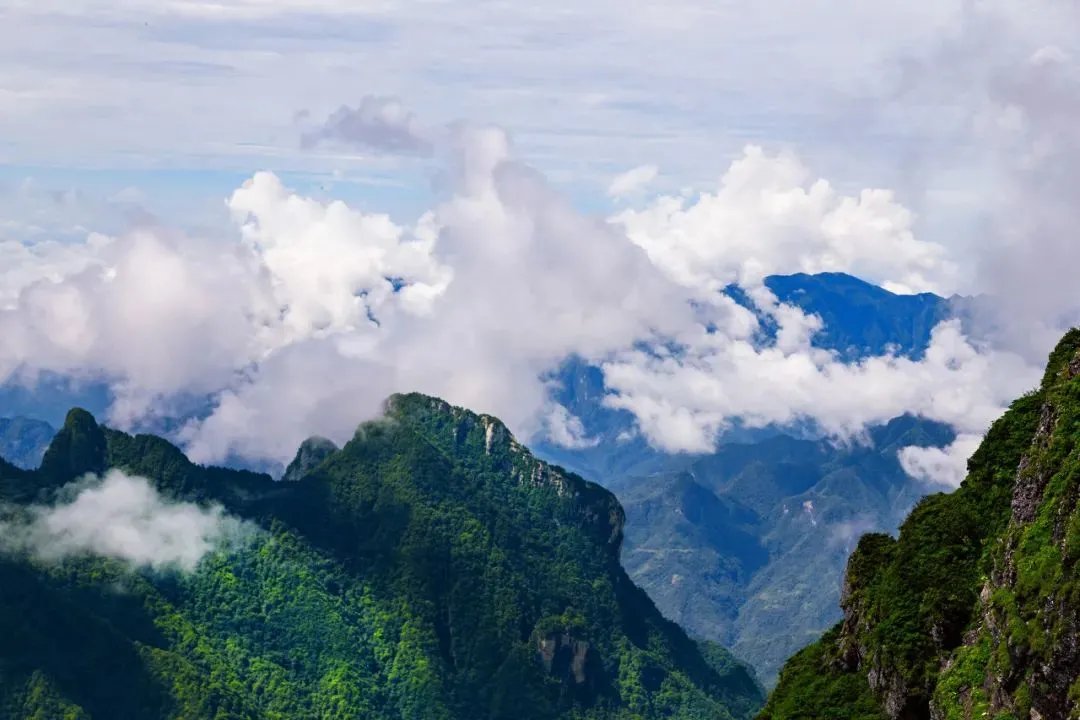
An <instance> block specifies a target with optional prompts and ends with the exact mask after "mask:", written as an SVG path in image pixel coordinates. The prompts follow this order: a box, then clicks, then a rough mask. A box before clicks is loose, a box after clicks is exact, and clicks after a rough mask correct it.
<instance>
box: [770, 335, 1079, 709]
mask: <svg viewBox="0 0 1080 720" xmlns="http://www.w3.org/2000/svg"><path fill="white" fill-rule="evenodd" d="M1078 440H1080V330H1073V331H1071V332H1070V333H1068V334H1067V335H1066V336H1065V338H1064V339H1063V340H1062V341H1061V343H1060V344H1059V345H1058V347H1057V348H1056V349H1055V350H1054V352H1053V353H1052V354H1051V356H1050V361H1049V364H1048V366H1047V370H1046V374H1045V376H1044V379H1043V382H1042V385H1041V386H1040V388H1039V389H1038V390H1037V391H1035V392H1033V393H1030V394H1029V395H1026V396H1024V397H1022V398H1020V399H1019V400H1017V401H1016V402H1015V403H1014V404H1013V405H1012V407H1011V408H1010V409H1009V411H1008V412H1007V413H1006V414H1005V416H1004V417H1002V418H1001V419H1000V420H998V421H997V422H996V423H995V424H994V426H993V427H992V428H991V430H990V431H989V433H988V434H987V436H986V438H985V439H984V441H983V443H982V445H981V447H980V448H979V450H978V451H977V452H976V453H975V455H974V456H973V457H972V458H971V461H970V462H969V465H968V476H967V479H966V480H965V481H964V483H963V485H962V486H961V487H960V489H958V490H957V491H956V492H954V493H952V494H948V495H946V494H938V495H931V496H929V497H927V498H925V499H924V500H922V501H921V502H920V503H919V504H918V505H917V506H916V508H915V509H914V510H913V511H912V513H911V514H910V515H909V516H908V518H907V519H906V520H905V521H904V524H903V525H902V526H901V529H900V533H899V536H898V537H897V538H895V539H894V538H892V537H890V536H888V535H882V534H877V533H874V534H869V535H866V536H864V537H863V538H862V539H861V540H860V541H859V544H858V547H857V548H856V550H855V552H854V553H853V554H852V556H851V558H850V559H849V561H848V565H847V573H846V579H845V587H844V593H843V599H842V606H843V611H844V617H843V621H842V623H840V624H839V625H837V626H836V627H835V628H833V629H832V630H831V631H830V632H829V633H828V634H826V635H825V637H823V638H822V639H821V640H820V641H819V642H817V643H815V644H813V645H811V646H809V647H807V648H806V649H804V650H802V651H801V652H799V653H798V654H797V655H796V656H795V657H794V658H792V659H791V661H789V662H788V664H787V665H786V666H785V668H784V670H783V672H782V674H781V676H780V682H779V684H778V686H777V688H776V691H775V692H774V693H773V694H772V697H771V698H770V699H769V702H768V704H767V706H766V708H765V709H764V710H763V711H762V713H761V715H760V716H759V717H760V718H762V719H763V720H780V719H782V718H807V717H830V718H868V719H869V718H890V719H893V720H895V719H899V718H905V719H919V718H943V719H952V718H956V719H961V718H964V719H966V718H984V717H991V718H1043V719H1045V720H1050V719H1052V718H1067V717H1076V713H1077V711H1078V704H1077V697H1078V696H1077V688H1080V646H1078V644H1077V637H1080V602H1078V599H1080V595H1078V589H1080V565H1078V564H1077V560H1078V559H1080V505H1078V500H1080V472H1078V469H1080V444H1078Z"/></svg>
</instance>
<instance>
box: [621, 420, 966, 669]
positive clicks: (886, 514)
mask: <svg viewBox="0 0 1080 720" xmlns="http://www.w3.org/2000/svg"><path fill="white" fill-rule="evenodd" d="M951 437H952V434H951V432H950V431H949V430H948V428H946V427H944V426H941V425H937V424H935V423H929V422H926V421H922V420H917V419H915V418H912V417H902V418H897V419H896V420H893V421H892V422H890V423H888V424H887V425H885V426H883V427H879V428H874V429H872V430H871V431H870V433H869V436H868V437H867V438H866V441H865V443H856V444H851V445H837V444H835V443H832V442H829V441H826V440H805V439H797V438H792V437H789V436H786V435H777V436H774V437H771V438H767V439H765V440H762V441H760V442H757V443H732V444H725V445H723V446H722V447H721V448H719V449H718V451H717V452H716V453H714V454H713V455H710V456H707V457H704V458H700V459H698V460H696V461H694V462H692V463H690V464H689V465H688V466H687V467H686V468H685V469H683V470H680V471H677V472H674V473H669V474H662V475H656V476H652V477H647V478H629V479H626V480H621V481H616V482H614V483H612V485H611V487H612V489H613V490H614V491H615V492H616V494H617V495H618V496H619V497H620V498H621V502H622V504H623V506H624V507H625V508H626V513H627V529H626V542H625V544H624V549H623V565H624V566H625V567H626V569H627V571H628V572H629V573H630V576H631V577H632V578H633V579H634V581H635V582H636V583H637V584H639V585H640V586H641V587H642V588H644V589H645V590H646V591H647V592H648V593H649V595H650V596H651V597H652V598H653V600H654V601H655V602H656V604H657V607H659V608H660V609H661V610H662V611H663V612H664V614H665V616H667V617H668V618H670V619H672V620H675V621H676V622H678V623H679V624H680V625H682V626H683V627H685V628H686V629H687V631H688V632H690V633H691V634H692V635H696V636H699V637H706V638H711V639H714V640H717V641H719V642H720V643H721V644H724V645H725V646H727V647H730V648H731V649H732V650H733V651H734V652H735V653H736V654H737V655H738V656H739V657H740V658H743V659H745V660H747V661H748V662H751V663H752V664H753V665H754V667H755V669H756V670H757V671H758V673H759V674H760V676H761V677H762V678H763V680H764V681H765V682H771V680H772V679H773V678H775V676H776V673H777V672H778V671H779V669H780V666H781V665H782V664H783V662H784V661H785V660H786V659H787V658H788V657H790V656H791V654H792V653H794V652H795V651H796V650H798V649H799V648H801V647H803V646H804V645H806V644H807V643H808V642H811V641H813V640H814V639H816V638H817V637H818V636H820V635H821V633H822V632H824V631H825V630H827V629H828V628H829V627H830V626H831V625H832V624H834V623H835V622H836V621H837V620H838V619H839V617H840V611H839V607H838V603H839V600H840V588H841V584H842V579H843V569H844V562H845V560H846V558H847V556H848V554H849V553H850V552H851V550H852V547H853V545H854V543H855V541H856V539H857V538H858V536H859V535H860V534H862V533H863V532H865V531H867V530H869V529H876V528H895V527H896V526H897V525H898V524H899V522H900V521H901V519H902V518H903V516H904V514H905V513H906V512H907V511H908V510H910V509H911V507H912V506H914V505H915V503H916V502H917V501H918V500H919V498H920V497H922V495H923V494H925V489H924V487H923V486H922V485H920V484H918V483H914V482H912V481H911V479H910V478H908V477H907V475H906V474H905V473H904V470H903V468H902V467H901V466H900V462H899V460H898V456H897V452H898V450H899V449H900V448H901V447H905V446H908V445H937V444H942V443H946V442H948V441H949V440H950V439H951Z"/></svg>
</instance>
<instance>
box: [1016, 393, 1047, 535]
mask: <svg viewBox="0 0 1080 720" xmlns="http://www.w3.org/2000/svg"><path fill="white" fill-rule="evenodd" d="M1056 424H1057V413H1056V412H1055V410H1054V407H1053V406H1052V405H1051V404H1050V403H1046V404H1045V405H1043V409H1042V414H1041V415H1040V417H1039V428H1038V430H1037V431H1036V432H1035V437H1034V438H1033V440H1032V449H1031V451H1029V452H1028V453H1026V454H1025V455H1024V457H1023V459H1022V460H1021V461H1020V467H1019V468H1018V469H1017V471H1016V485H1015V486H1014V488H1013V497H1012V520H1013V522H1014V523H1029V522H1031V521H1032V520H1034V519H1035V513H1036V511H1038V509H1039V504H1040V503H1041V502H1042V497H1043V492H1044V491H1045V490H1046V483H1047V482H1049V480H1050V475H1051V473H1052V468H1050V467H1048V464H1047V463H1046V461H1045V459H1044V458H1043V451H1045V450H1046V447H1047V445H1049V443H1050V436H1051V433H1052V432H1053V429H1054V426H1055V425H1056Z"/></svg>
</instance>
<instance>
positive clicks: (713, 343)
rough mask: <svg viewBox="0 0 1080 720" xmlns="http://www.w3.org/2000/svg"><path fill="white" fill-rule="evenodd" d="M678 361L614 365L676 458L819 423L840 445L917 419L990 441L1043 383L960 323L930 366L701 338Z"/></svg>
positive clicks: (660, 442) (626, 405)
mask: <svg viewBox="0 0 1080 720" xmlns="http://www.w3.org/2000/svg"><path fill="white" fill-rule="evenodd" d="M684 347H685V349H684V350H682V351H680V352H678V353H655V352H647V351H642V350H632V351H630V352H627V353H624V354H622V355H621V356H619V357H617V358H616V359H614V360H612V361H610V362H608V363H606V364H605V365H604V375H605V380H606V382H607V384H608V387H609V388H610V389H611V390H612V393H613V394H612V395H611V396H609V397H608V398H607V401H606V402H607V403H608V404H609V405H610V406H612V407H616V408H622V409H625V410H629V411H630V412H632V413H633V414H634V416H635V417H636V418H637V419H638V422H639V425H640V427H641V430H642V432H644V433H645V435H646V436H647V437H648V438H649V439H650V441H651V442H652V443H653V444H655V445H656V446H658V447H661V448H663V449H665V450H669V451H673V452H706V451H708V450H711V449H712V447H713V445H714V444H715V442H716V438H717V436H718V435H719V433H720V432H721V431H722V430H724V429H725V428H726V427H728V425H729V424H730V423H731V422H732V421H733V420H734V419H736V418H737V419H739V421H740V422H741V423H742V424H743V425H744V426H746V427H766V426H769V425H773V424H777V425H787V424H792V423H796V422H800V421H811V422H813V423H815V424H816V425H817V426H818V427H820V428H821V429H822V430H823V431H824V432H826V433H828V434H830V435H834V436H838V437H848V438H852V437H857V436H858V435H859V434H860V433H861V432H862V431H863V430H864V429H865V428H866V427H868V426H871V425H875V424H880V423H883V422H886V421H888V420H889V419H891V418H894V417H897V416H899V415H903V414H905V413H911V414H914V415H919V416H921V417H924V418H927V419H930V420H937V421H940V422H944V423H947V424H949V425H951V426H953V427H954V428H957V429H958V430H959V431H961V432H966V433H976V434H977V433H981V432H983V431H984V430H985V429H986V428H987V427H988V426H989V424H990V423H991V422H992V421H993V420H994V419H995V418H996V417H997V416H998V415H999V414H1000V413H1001V411H1002V409H1003V408H1004V407H1005V406H1006V405H1007V404H1008V403H1009V402H1010V401H1011V400H1012V399H1014V398H1015V397H1016V396H1018V395H1020V394H1021V393H1023V392H1024V391H1026V390H1027V389H1029V388H1030V387H1032V386H1033V385H1034V383H1035V382H1036V381H1037V379H1038V372H1037V370H1036V369H1035V368H1033V367H1031V366H1029V365H1027V364H1026V363H1025V362H1024V361H1023V359H1022V358H1020V357H1018V356H1015V355H1012V354H1009V353H1002V352H995V351H986V352H980V351H978V350H977V349H976V348H975V347H973V346H972V345H971V344H970V343H969V342H968V341H967V340H966V338H965V337H964V335H963V333H962V332H961V327H960V323H959V321H955V320H953V321H947V322H944V323H942V324H941V325H939V326H938V327H937V328H935V329H934V331H933V334H932V337H931V342H930V346H929V348H928V349H927V352H926V355H925V358H924V359H922V360H919V361H914V360H911V359H909V358H904V357H898V356H892V355H885V356H879V357H871V358H867V359H865V360H862V361H859V362H855V363H844V362H842V361H840V360H839V359H838V358H837V357H836V356H835V355H834V354H832V353H830V352H827V351H822V350H816V349H812V348H809V347H806V346H804V347H802V348H794V349H787V350H785V349H783V348H781V347H779V346H774V347H767V348H760V349H758V348H755V346H754V344H753V343H752V342H750V341H749V340H748V339H745V338H744V339H733V338H730V337H726V336H723V335H718V334H708V333H704V332H700V331H699V332H698V334H697V337H694V338H688V339H687V340H686V342H684Z"/></svg>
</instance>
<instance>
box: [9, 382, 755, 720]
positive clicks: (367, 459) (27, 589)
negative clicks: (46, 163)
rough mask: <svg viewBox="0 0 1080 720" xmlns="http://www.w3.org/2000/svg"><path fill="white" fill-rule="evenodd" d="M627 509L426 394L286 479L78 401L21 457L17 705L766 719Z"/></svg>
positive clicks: (14, 562)
mask: <svg viewBox="0 0 1080 720" xmlns="http://www.w3.org/2000/svg"><path fill="white" fill-rule="evenodd" d="M623 525H624V514H623V510H622V508H621V507H620V505H619V503H618V502H617V501H616V499H615V497H614V496H613V495H612V494H611V493H610V492H608V491H607V490H604V489H603V488H601V487H600V486H598V485H595V484H593V483H590V482H588V481H586V480H583V479H582V478H580V477H578V476H576V475H574V474H572V473H569V472H567V471H565V470H563V469H561V468H559V467H556V466H552V465H549V464H547V463H545V462H543V461H541V460H539V459H537V458H536V457H534V456H533V455H532V454H531V453H530V452H529V451H528V450H527V449H526V448H525V447H524V446H522V445H521V444H520V443H518V442H517V441H516V440H515V439H514V437H513V436H512V435H511V434H510V432H509V431H508V430H507V428H506V427H505V426H504V425H503V424H502V423H501V422H499V421H498V420H496V419H495V418H493V417H490V416H483V415H476V414H473V413H471V412H468V411H466V410H463V409H461V408H456V407H452V406H450V405H448V404H447V403H444V402H442V401H441V400H438V399H435V398H431V397H426V396H422V395H401V396H394V397H393V398H391V399H390V400H389V401H388V403H387V406H386V415H385V417H384V418H382V419H380V420H377V421H373V422H368V423H365V424H363V425H361V426H360V427H359V428H358V429H357V431H356V433H355V435H354V437H353V438H352V439H351V440H350V441H349V442H348V443H347V444H345V445H344V446H343V447H341V448H337V447H334V446H332V445H330V444H328V443H326V442H325V441H320V440H313V441H311V442H310V443H305V447H304V448H302V449H301V451H300V452H298V453H297V458H296V460H295V461H294V463H293V464H292V466H291V472H290V475H289V480H288V481H274V480H273V479H272V478H271V477H269V476H267V475H262V474H257V473H252V472H246V471H238V470H229V469H224V468H214V467H203V466H199V465H195V464H193V463H191V462H190V461H189V460H188V459H187V458H186V457H185V456H184V455H183V454H182V453H181V451H180V450H178V449H177V448H176V447H174V446H173V445H171V444H170V443H168V442H167V441H165V440H163V439H161V438H158V437H155V436H151V435H136V436H132V435H128V434H125V433H122V432H118V431H115V430H111V429H109V428H106V427H103V426H101V425H99V424H98V423H97V422H96V420H95V419H94V418H93V417H92V416H91V415H90V414H89V413H87V412H85V411H82V410H73V411H71V412H70V413H69V414H68V415H67V418H66V420H65V423H64V425H63V427H62V428H61V429H60V431H59V432H58V433H57V434H56V436H55V437H54V438H53V439H52V441H51V443H50V444H49V447H48V449H47V451H46V452H45V453H44V456H43V458H42V462H41V465H40V467H38V468H37V469H34V470H24V469H20V468H18V467H16V466H15V465H13V464H11V463H9V462H6V461H4V462H0V530H2V531H3V532H0V637H2V638H4V640H3V642H0V717H4V718H12V719H13V720H17V719H22V718H26V719H29V718H72V719H74V718H78V719H87V718H95V719H103V718H104V719H111V718H133V719H135V718H137V719H140V720H142V719H145V718H176V719H187V720H190V719H194V718H214V719H215V720H225V719H226V718H229V719H231V718H282V719H284V718H307V717H312V718H314V717H318V718H356V717H363V718H372V719H377V718H402V719H409V720H413V719H415V718H435V719H445V720H456V719H461V720H466V719H468V720H472V719H474V718H514V719H529V718H537V719H540V718H545V719H555V718H559V719H561V718H568V719H569V718H574V719H578V720H586V719H589V718H626V719H627V720H630V719H644V718H686V719H691V718H695V719H696V718H731V719H742V718H749V717H751V716H752V714H753V713H754V712H755V711H756V709H757V708H758V707H760V704H761V702H762V699H763V697H762V691H761V689H760V686H759V685H758V684H757V683H756V681H755V679H754V676H753V673H752V671H750V670H749V669H748V668H747V667H745V666H744V665H742V664H741V663H739V662H738V661H736V660H734V658H733V657H732V656H731V655H730V654H729V653H727V652H726V651H725V650H723V649H722V648H721V647H719V646H717V645H715V644H712V643H708V642H700V641H695V640H693V639H691V638H690V637H689V636H687V635H686V633H685V632H684V631H683V630H682V629H680V628H679V627H678V626H677V625H676V624H674V623H673V622H671V621H669V620H667V619H665V618H664V617H662V616H661V614H660V613H659V612H658V611H657V610H656V608H655V606H654V605H653V603H652V601H651V600H650V599H649V598H648V596H647V595H646V594H645V593H644V592H643V591H642V590H640V589H639V588H638V587H636V586H635V585H634V583H633V582H632V581H631V580H630V578H629V577H628V576H627V574H626V572H625V571H624V570H623V569H622V567H621V565H620V563H619V552H620V548H621V543H622V536H623ZM196 551H198V553H197V554H193V553H195V552H196Z"/></svg>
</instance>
